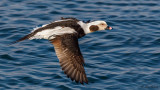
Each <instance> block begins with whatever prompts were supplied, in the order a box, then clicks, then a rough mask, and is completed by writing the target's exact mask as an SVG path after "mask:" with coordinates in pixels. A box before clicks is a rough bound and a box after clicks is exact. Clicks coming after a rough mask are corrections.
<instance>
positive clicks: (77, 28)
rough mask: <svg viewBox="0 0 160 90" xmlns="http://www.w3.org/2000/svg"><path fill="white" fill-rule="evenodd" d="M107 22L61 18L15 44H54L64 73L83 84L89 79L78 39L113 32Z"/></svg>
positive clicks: (35, 30)
mask: <svg viewBox="0 0 160 90" xmlns="http://www.w3.org/2000/svg"><path fill="white" fill-rule="evenodd" d="M111 29H112V27H110V26H108V25H107V23H106V22H105V21H101V20H99V21H87V22H84V21H80V20H78V19H76V18H63V17H62V18H61V20H57V21H54V22H52V23H50V24H46V25H43V26H42V27H39V28H35V29H34V30H33V31H31V33H30V34H28V35H26V36H24V37H22V38H20V39H19V40H17V41H15V42H13V43H16V42H20V41H23V40H27V39H29V40H33V39H47V40H49V41H50V42H51V44H53V46H54V49H55V52H56V55H57V57H58V59H59V63H60V66H61V67H62V70H63V71H64V73H65V74H66V75H67V76H68V77H69V78H71V80H72V81H73V80H75V82H77V83H78V82H80V83H81V84H83V83H87V84H88V79H87V77H86V73H85V70H84V59H83V56H82V54H81V51H80V48H79V45H78V39H79V38H81V37H83V36H85V35H86V34H88V33H92V32H95V31H100V30H111Z"/></svg>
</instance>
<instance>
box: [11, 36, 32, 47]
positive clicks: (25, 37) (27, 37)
mask: <svg viewBox="0 0 160 90" xmlns="http://www.w3.org/2000/svg"><path fill="white" fill-rule="evenodd" d="M30 36H31V35H30V34H28V35H26V36H24V37H22V38H20V39H18V40H16V41H14V42H12V43H11V44H9V45H12V44H15V43H17V42H21V41H23V40H26V39H29V38H30Z"/></svg>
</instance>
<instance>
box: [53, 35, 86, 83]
mask: <svg viewBox="0 0 160 90" xmlns="http://www.w3.org/2000/svg"><path fill="white" fill-rule="evenodd" d="M51 43H52V44H53V45H54V48H55V52H56V54H57V57H58V59H59V62H60V65H61V67H62V70H64V73H65V74H67V76H68V77H69V78H71V80H72V81H73V80H75V81H76V82H77V83H78V82H80V83H81V84H83V82H85V83H88V79H87V77H86V74H85V70H84V67H83V65H84V60H83V56H82V54H81V52H80V48H79V45H78V38H77V36H76V35H74V34H72V35H71V34H70V35H68V34H67V35H62V36H57V38H56V40H51Z"/></svg>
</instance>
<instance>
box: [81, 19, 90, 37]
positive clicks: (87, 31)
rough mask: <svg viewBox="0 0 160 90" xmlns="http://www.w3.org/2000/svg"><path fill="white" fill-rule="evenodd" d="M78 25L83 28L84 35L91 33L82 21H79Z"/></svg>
mask: <svg viewBox="0 0 160 90" xmlns="http://www.w3.org/2000/svg"><path fill="white" fill-rule="evenodd" d="M78 24H79V25H80V26H81V27H82V28H83V30H84V33H85V34H88V33H91V31H90V30H89V25H88V24H86V23H84V22H82V21H79V22H78Z"/></svg>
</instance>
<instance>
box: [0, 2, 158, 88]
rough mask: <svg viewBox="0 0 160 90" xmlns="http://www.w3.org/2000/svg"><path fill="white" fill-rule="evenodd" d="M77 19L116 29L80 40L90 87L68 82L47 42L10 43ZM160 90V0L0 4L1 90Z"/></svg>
mask: <svg viewBox="0 0 160 90" xmlns="http://www.w3.org/2000/svg"><path fill="white" fill-rule="evenodd" d="M60 17H75V18H78V19H80V20H105V21H107V22H108V25H110V26H112V27H113V28H114V29H113V30H111V31H109V30H108V31H100V32H94V33H91V34H88V35H86V36H85V37H83V38H81V39H79V44H80V48H81V51H82V54H83V56H84V58H85V63H86V66H85V71H86V74H87V77H88V79H89V84H85V85H81V84H77V83H75V82H72V81H71V80H70V79H68V78H67V77H66V75H65V74H64V73H63V71H62V70H61V68H60V65H59V62H58V59H57V57H56V55H55V51H54V48H53V46H52V45H51V44H50V43H49V42H48V41H47V40H32V41H29V40H26V41H23V42H20V43H17V44H15V45H12V46H8V44H10V43H11V42H12V41H15V40H17V39H19V38H20V37H23V36H24V35H26V34H28V33H29V32H30V31H31V30H32V29H33V28H35V27H36V26H40V25H43V24H47V23H50V22H52V21H54V20H58V19H59V18H60ZM57 89H62V90H70V89H76V90H81V89H84V90H86V89H87V90H94V89H99V90H100V89H103V90H104V89H106V90H160V0H132V1H131V0H88V1H87V0H1V1H0V90H57Z"/></svg>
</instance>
